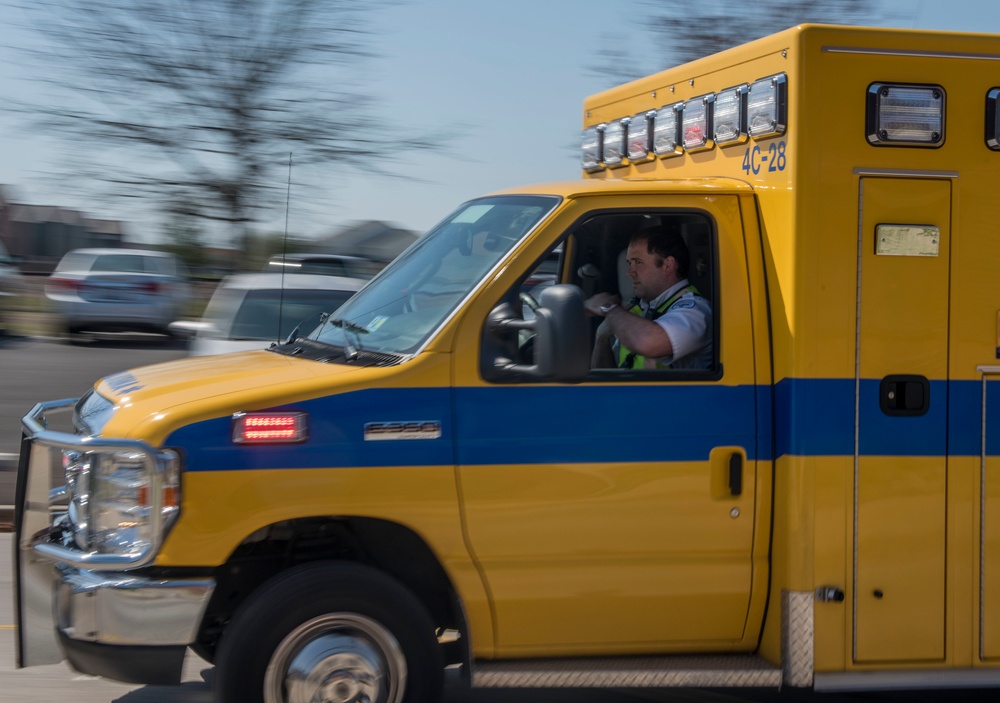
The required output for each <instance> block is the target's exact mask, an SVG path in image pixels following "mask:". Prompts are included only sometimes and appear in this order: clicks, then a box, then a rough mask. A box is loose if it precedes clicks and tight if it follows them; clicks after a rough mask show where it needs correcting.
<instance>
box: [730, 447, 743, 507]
mask: <svg viewBox="0 0 1000 703" xmlns="http://www.w3.org/2000/svg"><path fill="white" fill-rule="evenodd" d="M741 493H743V455H742V454H740V453H739V452H734V453H733V454H731V455H730V457H729V495H733V496H738V495H740V494H741Z"/></svg>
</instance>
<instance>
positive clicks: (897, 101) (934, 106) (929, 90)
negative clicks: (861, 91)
mask: <svg viewBox="0 0 1000 703" xmlns="http://www.w3.org/2000/svg"><path fill="white" fill-rule="evenodd" d="M944 98H945V94H944V88H942V87H941V86H939V85H909V84H895V85H892V84H888V83H872V84H871V85H870V86H868V109H867V115H866V127H867V134H868V142H869V143H870V144H873V145H875V146H925V147H938V146H941V145H942V144H944Z"/></svg>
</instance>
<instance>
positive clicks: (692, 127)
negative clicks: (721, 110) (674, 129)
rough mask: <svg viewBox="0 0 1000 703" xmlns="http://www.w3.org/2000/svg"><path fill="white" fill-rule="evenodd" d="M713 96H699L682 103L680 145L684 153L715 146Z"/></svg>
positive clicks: (710, 94)
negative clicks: (682, 146)
mask: <svg viewBox="0 0 1000 703" xmlns="http://www.w3.org/2000/svg"><path fill="white" fill-rule="evenodd" d="M714 106H715V95H714V94H712V93H709V94H708V95H701V96H698V97H697V98H692V99H691V100H688V101H687V102H686V103H684V112H683V113H682V117H681V143H682V144H683V145H684V150H685V151H704V150H705V149H711V148H712V147H713V146H715V134H714V129H713V127H712V108H713V107H714Z"/></svg>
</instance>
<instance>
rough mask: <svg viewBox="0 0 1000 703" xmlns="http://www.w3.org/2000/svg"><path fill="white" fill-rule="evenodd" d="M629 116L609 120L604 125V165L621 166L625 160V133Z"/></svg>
mask: <svg viewBox="0 0 1000 703" xmlns="http://www.w3.org/2000/svg"><path fill="white" fill-rule="evenodd" d="M628 121H629V120H628V118H627V117H623V118H622V119H620V120H615V121H613V122H608V123H607V125H605V127H604V149H603V150H604V159H603V160H604V165H605V166H607V167H609V168H614V167H615V166H621V165H622V162H623V161H624V160H625V153H626V151H625V150H626V146H625V133H626V128H627V127H628Z"/></svg>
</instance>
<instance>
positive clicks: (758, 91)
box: [747, 73, 788, 139]
mask: <svg viewBox="0 0 1000 703" xmlns="http://www.w3.org/2000/svg"><path fill="white" fill-rule="evenodd" d="M787 124H788V80H787V79H786V78H785V74H784V73H779V74H777V75H775V76H768V77H767V78H759V79H757V80H755V81H754V82H753V83H751V84H750V87H749V89H748V90H747V133H748V134H749V135H750V136H751V137H753V138H754V139H760V138H762V137H776V136H778V135H780V134H784V133H785V127H786V126H787Z"/></svg>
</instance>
